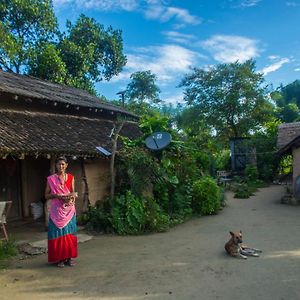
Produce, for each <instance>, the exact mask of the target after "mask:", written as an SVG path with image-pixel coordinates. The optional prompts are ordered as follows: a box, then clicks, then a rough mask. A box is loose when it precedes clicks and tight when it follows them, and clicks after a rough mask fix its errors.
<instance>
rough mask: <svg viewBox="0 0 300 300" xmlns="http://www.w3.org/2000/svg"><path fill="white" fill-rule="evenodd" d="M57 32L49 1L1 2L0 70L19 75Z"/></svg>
mask: <svg viewBox="0 0 300 300" xmlns="http://www.w3.org/2000/svg"><path fill="white" fill-rule="evenodd" d="M56 30H57V21H56V17H55V15H54V12H53V7H52V1H51V0H2V1H0V68H1V69H3V70H6V71H12V72H16V73H22V72H23V71H24V68H26V67H27V66H28V62H29V61H30V59H31V56H32V54H33V51H34V49H35V48H36V47H37V46H38V45H39V44H40V43H41V42H43V41H48V40H51V39H52V38H53V37H54V36H55V33H56Z"/></svg>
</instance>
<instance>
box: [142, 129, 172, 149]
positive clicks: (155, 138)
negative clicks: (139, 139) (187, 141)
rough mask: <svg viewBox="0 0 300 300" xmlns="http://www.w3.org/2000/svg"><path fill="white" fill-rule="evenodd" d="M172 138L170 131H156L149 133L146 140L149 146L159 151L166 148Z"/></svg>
mask: <svg viewBox="0 0 300 300" xmlns="http://www.w3.org/2000/svg"><path fill="white" fill-rule="evenodd" d="M171 140H172V136H171V134H170V133H168V132H154V133H152V134H151V135H149V136H148V137H147V138H146V140H145V143H146V146H147V148H149V149H151V150H154V151H157V150H162V149H164V148H166V147H167V146H168V145H169V144H170V143H171Z"/></svg>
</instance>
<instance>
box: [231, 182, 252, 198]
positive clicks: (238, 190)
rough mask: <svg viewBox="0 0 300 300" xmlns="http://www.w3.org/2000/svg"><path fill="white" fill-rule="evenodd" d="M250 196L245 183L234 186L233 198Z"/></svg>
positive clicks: (250, 193)
mask: <svg viewBox="0 0 300 300" xmlns="http://www.w3.org/2000/svg"><path fill="white" fill-rule="evenodd" d="M251 195H252V192H251V191H250V189H249V186H248V184H247V183H238V184H237V185H236V186H235V190H234V198H249V197H250V196H251Z"/></svg>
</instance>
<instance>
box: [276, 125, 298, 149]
mask: <svg viewBox="0 0 300 300" xmlns="http://www.w3.org/2000/svg"><path fill="white" fill-rule="evenodd" d="M299 141H300V122H293V123H284V124H280V125H279V126H278V135H277V147H278V148H279V150H278V154H279V155H283V154H286V153H289V152H290V151H291V148H292V147H294V146H296V147H298V146H299Z"/></svg>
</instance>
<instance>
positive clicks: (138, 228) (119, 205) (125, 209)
mask: <svg viewBox="0 0 300 300" xmlns="http://www.w3.org/2000/svg"><path fill="white" fill-rule="evenodd" d="M110 221H111V224H112V227H113V228H114V230H115V231H116V232H117V233H118V234H121V235H125V234H137V233H140V232H142V231H143V229H144V227H145V224H146V213H145V205H144V202H143V201H142V199H140V198H138V197H137V196H135V195H133V194H132V192H131V191H127V192H126V194H125V195H121V196H118V197H116V198H115V200H114V201H113V203H112V209H111V216H110Z"/></svg>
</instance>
